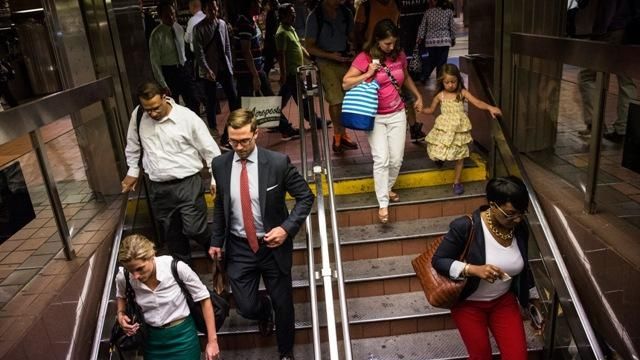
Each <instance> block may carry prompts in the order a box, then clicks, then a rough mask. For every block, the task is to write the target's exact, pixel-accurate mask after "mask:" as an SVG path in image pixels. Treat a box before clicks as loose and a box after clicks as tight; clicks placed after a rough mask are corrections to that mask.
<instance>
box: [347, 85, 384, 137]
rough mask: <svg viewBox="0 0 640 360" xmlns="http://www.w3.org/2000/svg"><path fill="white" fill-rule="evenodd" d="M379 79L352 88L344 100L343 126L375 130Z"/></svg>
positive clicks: (353, 128)
mask: <svg viewBox="0 0 640 360" xmlns="http://www.w3.org/2000/svg"><path fill="white" fill-rule="evenodd" d="M379 88H380V85H379V84H378V82H377V81H375V80H374V81H372V82H363V83H360V84H358V86H356V87H354V88H352V89H350V90H349V91H347V93H346V94H345V95H344V99H343V100H342V114H340V120H342V126H344V127H346V128H348V129H352V130H363V131H371V130H373V124H374V120H375V116H376V114H377V113H378V89H379Z"/></svg>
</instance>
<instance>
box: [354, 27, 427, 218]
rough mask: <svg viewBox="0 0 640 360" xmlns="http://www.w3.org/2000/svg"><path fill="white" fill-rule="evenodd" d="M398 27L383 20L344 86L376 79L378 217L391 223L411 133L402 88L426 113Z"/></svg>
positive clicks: (372, 140)
mask: <svg viewBox="0 0 640 360" xmlns="http://www.w3.org/2000/svg"><path fill="white" fill-rule="evenodd" d="M397 42H398V27H397V26H396V25H395V24H394V23H393V21H391V20H389V19H385V20H381V21H379V22H378V23H377V24H376V26H375V28H374V30H373V39H372V40H371V42H369V43H368V44H365V47H364V51H362V52H361V53H360V54H358V56H356V58H355V59H354V60H353V63H351V68H349V71H347V73H346V74H345V76H344V78H343V79H342V87H343V88H344V89H345V90H349V89H351V88H353V87H355V86H357V85H358V84H360V83H362V82H363V81H372V80H374V79H375V80H376V81H377V82H378V84H380V89H379V90H378V114H377V115H376V118H375V124H374V126H373V130H372V131H370V132H369V134H368V138H369V145H370V147H371V156H372V157H373V180H374V182H375V188H376V197H377V199H378V205H379V206H380V209H379V210H378V218H379V219H380V222H381V223H383V224H385V223H387V222H388V221H389V210H388V207H389V202H390V201H399V200H400V198H399V196H398V194H396V193H395V192H393V191H392V188H393V185H394V184H395V182H396V179H397V178H398V173H399V172H400V166H402V158H403V157H404V143H405V136H406V131H407V118H406V115H405V107H404V101H403V100H402V97H401V93H400V89H401V88H402V86H403V85H406V87H407V88H408V89H409V90H410V91H411V92H412V93H413V96H414V97H415V98H416V102H415V105H414V106H415V108H416V111H421V110H422V96H421V95H420V92H418V89H417V88H416V86H415V84H414V83H413V80H411V77H410V76H409V74H408V72H407V56H406V55H405V53H404V51H402V49H401V48H400V47H399V46H398V45H397Z"/></svg>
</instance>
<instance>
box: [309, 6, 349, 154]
mask: <svg viewBox="0 0 640 360" xmlns="http://www.w3.org/2000/svg"><path fill="white" fill-rule="evenodd" d="M352 31H353V14H352V13H351V11H350V10H349V9H348V8H347V7H345V6H344V5H341V4H340V0H322V1H321V2H320V3H319V4H318V5H317V6H316V7H315V8H314V10H313V11H312V12H311V13H310V14H309V17H308V18H307V31H306V34H305V48H306V49H307V51H308V52H309V54H310V55H311V56H314V57H315V58H316V62H317V64H318V69H319V70H320V76H321V77H322V88H323V90H324V97H325V100H326V101H327V102H328V103H329V116H330V117H331V120H332V122H333V134H334V139H333V151H334V152H336V153H342V152H344V151H345V150H353V149H357V148H358V145H357V144H356V143H355V142H354V141H352V140H351V138H350V137H349V135H347V133H346V131H345V129H344V127H343V126H342V123H341V121H340V113H341V112H342V99H343V98H344V90H343V89H342V78H343V77H344V74H346V73H347V70H348V69H349V64H351V60H353V53H352V50H351V43H352V41H353V38H352Z"/></svg>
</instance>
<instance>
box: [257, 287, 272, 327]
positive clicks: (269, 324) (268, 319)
mask: <svg viewBox="0 0 640 360" xmlns="http://www.w3.org/2000/svg"><path fill="white" fill-rule="evenodd" d="M261 301H262V303H263V304H267V305H266V306H268V309H269V310H268V315H267V317H266V318H264V319H262V320H260V321H258V330H259V331H260V335H262V336H271V334H273V326H274V322H273V306H272V305H271V299H270V298H269V296H267V295H262V296H261Z"/></svg>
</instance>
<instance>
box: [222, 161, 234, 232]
mask: <svg viewBox="0 0 640 360" xmlns="http://www.w3.org/2000/svg"><path fill="white" fill-rule="evenodd" d="M228 154H230V155H227V158H226V159H225V160H224V178H223V184H224V189H225V194H224V213H225V214H231V200H230V199H231V166H232V165H233V152H232V151H230V152H229V153H228ZM225 218H226V222H227V229H228V228H229V226H228V225H229V216H228V215H227V216H225Z"/></svg>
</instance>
